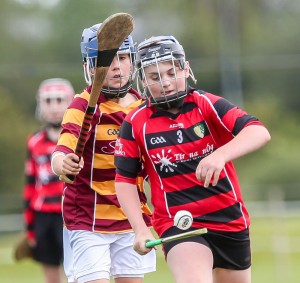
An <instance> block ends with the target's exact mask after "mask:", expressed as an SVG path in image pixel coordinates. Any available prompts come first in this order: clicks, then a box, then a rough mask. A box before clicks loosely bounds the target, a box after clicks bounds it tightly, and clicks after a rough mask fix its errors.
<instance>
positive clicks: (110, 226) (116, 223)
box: [55, 88, 151, 233]
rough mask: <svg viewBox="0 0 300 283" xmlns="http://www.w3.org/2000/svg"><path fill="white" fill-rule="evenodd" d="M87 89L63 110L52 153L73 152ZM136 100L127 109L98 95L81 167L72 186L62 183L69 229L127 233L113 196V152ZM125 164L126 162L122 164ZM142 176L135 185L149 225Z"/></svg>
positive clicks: (123, 217)
mask: <svg viewBox="0 0 300 283" xmlns="http://www.w3.org/2000/svg"><path fill="white" fill-rule="evenodd" d="M90 90H91V89H90V88H88V89H86V90H85V91H84V92H83V93H81V94H79V95H76V96H75V98H74V100H73V101H72V103H71V105H70V106H69V108H68V109H67V111H66V113H65V115H64V119H63V122H62V128H63V129H62V132H61V136H60V139H59V141H58V143H57V146H56V149H55V151H60V152H64V153H70V152H74V150H75V147H76V142H77V138H78V136H79V132H80V128H81V124H82V121H83V117H84V113H85V109H86V107H87V104H88V99H89V96H90V94H89V93H90ZM130 92H131V93H132V94H133V95H135V96H136V97H137V99H139V100H137V101H136V102H134V103H133V104H131V105H130V106H129V107H123V106H121V105H119V104H117V103H115V102H113V101H111V100H107V99H106V98H105V97H104V96H103V95H100V97H99V100H98V106H99V107H97V108H96V111H95V114H94V117H93V120H92V127H91V130H90V132H89V136H88V140H87V143H86V145H85V148H84V152H83V160H84V167H83V169H82V170H81V172H80V173H79V174H78V175H77V176H76V178H75V181H74V183H73V185H70V184H66V189H65V190H64V195H63V217H64V222H65V225H66V227H67V228H68V229H69V230H75V229H76V230H89V231H94V232H100V233H117V232H124V231H130V230H131V226H130V224H129V221H128V220H127V217H126V216H125V214H124V212H123V210H122V209H121V208H120V204H119V202H118V200H117V196H116V193H115V183H114V182H115V174H116V168H115V165H114V149H115V143H116V139H117V137H118V133H119V130H120V126H121V123H122V122H123V120H124V118H125V116H126V115H127V114H128V113H129V111H131V110H132V109H134V108H136V107H138V106H139V105H140V104H141V103H142V100H141V99H140V96H139V94H138V93H137V92H136V91H134V90H133V89H132V90H131V91H130ZM125 162H126V161H125ZM140 171H141V170H140ZM142 175H143V174H141V175H139V176H138V177H137V178H136V179H135V182H136V184H137V189H138V192H139V196H140V200H141V209H142V212H143V216H144V219H145V221H146V223H147V224H148V225H149V226H150V225H151V222H150V215H151V212H150V210H149V208H148V206H147V204H146V202H147V200H146V195H145V193H144V186H143V185H144V184H143V182H144V179H143V177H142Z"/></svg>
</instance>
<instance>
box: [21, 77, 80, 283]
mask: <svg viewBox="0 0 300 283" xmlns="http://www.w3.org/2000/svg"><path fill="white" fill-rule="evenodd" d="M73 96H74V90H73V87H72V85H71V83H70V82H69V81H67V80H64V79H59V78H57V79H56V78H55V79H48V80H45V81H43V82H42V83H41V84H40V86H39V89H38V92H37V97H36V100H37V111H36V113H37V116H38V118H39V120H40V121H41V122H42V123H43V128H42V129H41V130H39V131H38V132H36V133H34V134H32V135H30V136H29V138H28V140H27V145H26V148H27V151H28V154H27V159H26V164H25V174H26V184H25V187H24V201H25V209H24V221H25V224H26V230H27V238H28V241H29V244H30V245H31V246H32V247H33V251H34V258H35V260H36V261H37V262H39V263H40V264H41V265H42V268H43V273H44V277H45V282H48V283H59V282H62V281H61V280H62V276H61V275H62V272H61V268H60V266H61V263H62V259H63V236H62V231H63V221H62V216H61V197H62V192H63V182H61V181H59V178H58V176H56V175H55V174H53V172H52V170H51V164H50V159H51V154H52V152H53V150H54V148H55V146H56V143H57V141H58V137H59V134H60V131H61V128H60V125H61V121H62V118H63V114H64V112H65V110H66V109H67V107H68V105H69V103H70V102H71V100H72V98H73Z"/></svg>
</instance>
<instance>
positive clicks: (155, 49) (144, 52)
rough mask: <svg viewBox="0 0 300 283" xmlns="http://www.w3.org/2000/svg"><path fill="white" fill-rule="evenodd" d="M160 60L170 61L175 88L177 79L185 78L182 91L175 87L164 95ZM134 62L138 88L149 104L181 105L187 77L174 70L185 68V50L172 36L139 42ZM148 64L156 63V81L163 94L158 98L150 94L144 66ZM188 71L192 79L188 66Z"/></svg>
mask: <svg viewBox="0 0 300 283" xmlns="http://www.w3.org/2000/svg"><path fill="white" fill-rule="evenodd" d="M162 62H171V63H172V66H173V73H174V78H172V80H175V81H176V88H177V82H178V80H179V79H185V90H184V91H179V90H178V89H177V91H176V93H175V94H172V95H166V93H165V90H164V87H163V80H162V78H161V75H160V70H159V63H162ZM136 63H137V68H138V72H139V77H138V89H139V91H140V92H142V94H143V95H145V96H146V97H148V99H149V101H150V103H151V105H154V106H156V107H158V108H163V109H170V108H179V107H180V106H181V105H182V103H183V100H184V97H185V96H186V95H187V82H186V80H187V78H185V77H184V78H183V77H179V76H178V74H177V72H176V67H179V69H180V70H183V69H184V68H185V63H186V60H185V52H184V49H183V47H182V46H181V45H180V44H179V42H178V41H177V40H176V39H175V38H174V37H173V36H156V37H151V38H149V39H147V40H145V41H143V42H141V43H140V44H139V45H138V48H137V61H136ZM150 65H156V70H157V73H158V76H159V80H158V82H157V83H159V84H160V88H161V91H162V93H163V96H162V97H159V98H155V96H154V95H153V94H152V92H151V84H150V83H149V82H148V80H147V76H146V73H145V68H147V67H148V66H150ZM189 71H190V72H189V73H190V74H189V75H190V76H191V77H192V79H194V76H193V73H192V71H191V69H190V68H189Z"/></svg>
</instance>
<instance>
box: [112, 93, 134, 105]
mask: <svg viewBox="0 0 300 283" xmlns="http://www.w3.org/2000/svg"><path fill="white" fill-rule="evenodd" d="M137 100H138V99H137V97H136V96H135V95H133V94H132V93H130V92H128V93H127V94H126V95H125V96H124V97H122V98H113V99H111V101H113V102H115V103H117V104H119V105H121V106H123V107H128V106H129V105H130V104H132V103H134V102H136V101H137Z"/></svg>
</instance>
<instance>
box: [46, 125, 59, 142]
mask: <svg viewBox="0 0 300 283" xmlns="http://www.w3.org/2000/svg"><path fill="white" fill-rule="evenodd" d="M46 131H47V136H48V138H49V139H50V140H51V141H53V142H57V141H58V137H59V134H60V131H61V128H56V127H47V128H46Z"/></svg>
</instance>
